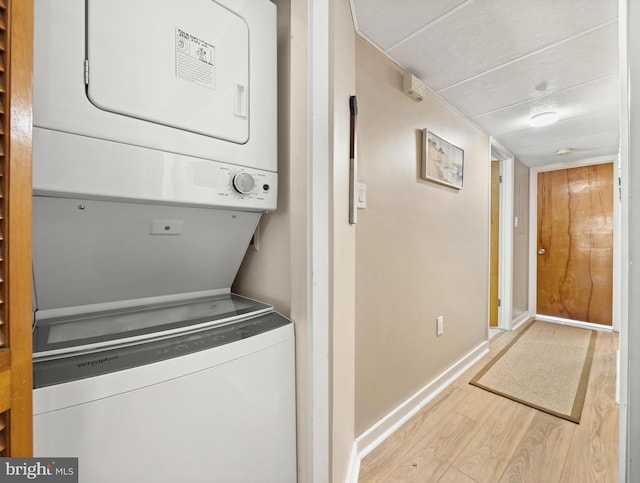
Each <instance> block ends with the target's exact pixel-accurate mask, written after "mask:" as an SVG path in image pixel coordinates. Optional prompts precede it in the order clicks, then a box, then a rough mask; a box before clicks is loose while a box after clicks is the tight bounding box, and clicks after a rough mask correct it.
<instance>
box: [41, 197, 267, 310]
mask: <svg viewBox="0 0 640 483" xmlns="http://www.w3.org/2000/svg"><path fill="white" fill-rule="evenodd" d="M259 219H260V214H259V213H250V212H241V211H231V210H229V211H226V210H215V209H209V208H194V207H182V206H167V205H151V204H149V205H147V204H142V203H121V202H113V201H95V200H78V199H65V198H49V197H44V196H34V197H33V274H34V286H35V296H36V297H35V298H36V307H37V309H38V310H40V311H43V310H53V309H69V308H71V307H80V306H86V305H96V304H105V303H110V302H118V301H125V300H137V299H143V298H149V297H160V296H168V295H175V294H184V293H192V292H203V291H209V292H210V291H216V290H217V291H229V290H230V287H231V284H232V283H233V279H234V278H235V276H236V273H237V272H238V268H239V267H240V263H241V262H242V259H243V257H244V254H245V251H246V249H247V247H248V245H249V242H250V240H251V236H252V234H253V232H254V230H255V227H256V224H257V223H258V220H259Z"/></svg>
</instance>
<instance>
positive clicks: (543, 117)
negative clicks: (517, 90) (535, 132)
mask: <svg viewBox="0 0 640 483" xmlns="http://www.w3.org/2000/svg"><path fill="white" fill-rule="evenodd" d="M557 120H558V113H557V112H542V113H540V114H536V115H535V116H532V117H531V119H529V126H531V127H540V126H548V125H549V124H553V123H554V122H556V121H557Z"/></svg>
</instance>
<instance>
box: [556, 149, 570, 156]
mask: <svg viewBox="0 0 640 483" xmlns="http://www.w3.org/2000/svg"><path fill="white" fill-rule="evenodd" d="M572 152H573V149H571V148H562V149H558V150H557V151H556V154H557V155H558V156H566V155H567V154H571V153H572Z"/></svg>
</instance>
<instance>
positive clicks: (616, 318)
mask: <svg viewBox="0 0 640 483" xmlns="http://www.w3.org/2000/svg"><path fill="white" fill-rule="evenodd" d="M611 162H613V163H614V164H613V173H614V179H615V178H616V177H617V174H618V166H619V164H620V160H619V156H598V157H595V158H588V159H581V160H578V161H567V162H564V163H556V164H550V165H546V166H537V167H532V168H530V176H529V314H530V315H531V316H532V317H536V318H537V319H540V320H547V321H551V322H557V323H562V324H567V325H576V326H579V327H589V328H596V329H600V330H613V331H614V332H618V331H619V330H620V275H619V274H620V272H619V267H618V268H617V267H616V264H618V265H619V261H620V228H621V216H620V199H619V198H618V196H619V190H617V189H615V186H614V190H613V196H614V200H613V267H612V268H613V287H612V288H613V298H612V306H611V310H612V317H613V318H612V325H611V328H609V327H607V326H603V325H600V324H591V323H588V322H575V321H572V320H569V319H563V318H560V317H551V316H548V315H539V314H538V313H537V303H538V299H537V282H538V276H537V275H538V257H537V253H536V252H537V246H538V173H544V172H548V171H557V170H561V169H571V168H581V167H583V166H593V165H596V164H605V163H611ZM613 181H614V180H612V182H613Z"/></svg>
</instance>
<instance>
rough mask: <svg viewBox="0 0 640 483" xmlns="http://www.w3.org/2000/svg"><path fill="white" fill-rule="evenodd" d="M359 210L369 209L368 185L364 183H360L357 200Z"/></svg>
mask: <svg viewBox="0 0 640 483" xmlns="http://www.w3.org/2000/svg"><path fill="white" fill-rule="evenodd" d="M356 207H357V208H361V209H362V208H366V207H367V185H366V184H364V183H358V199H357V200H356Z"/></svg>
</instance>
